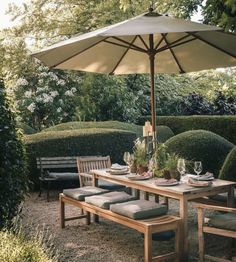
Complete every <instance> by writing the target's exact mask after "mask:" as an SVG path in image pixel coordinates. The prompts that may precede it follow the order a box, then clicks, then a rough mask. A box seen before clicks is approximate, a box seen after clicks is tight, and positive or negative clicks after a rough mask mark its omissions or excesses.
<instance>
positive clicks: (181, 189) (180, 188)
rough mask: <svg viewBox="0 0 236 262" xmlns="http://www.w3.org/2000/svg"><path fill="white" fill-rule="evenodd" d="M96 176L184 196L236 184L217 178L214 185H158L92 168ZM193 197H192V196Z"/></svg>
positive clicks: (151, 181) (222, 190)
mask: <svg viewBox="0 0 236 262" xmlns="http://www.w3.org/2000/svg"><path fill="white" fill-rule="evenodd" d="M91 173H92V174H94V175H95V177H96V178H100V179H104V180H107V181H110V182H117V183H121V184H123V185H126V186H128V187H132V188H136V189H140V190H144V191H146V192H152V193H157V194H160V195H169V196H171V195H172V196H183V195H197V196H198V197H200V196H203V195H206V196H207V195H212V194H218V193H223V192H227V190H228V189H229V188H230V187H231V186H236V182H232V181H226V180H221V179H215V180H213V181H212V185H211V186H208V187H193V186H190V185H188V184H186V183H182V182H181V183H180V184H178V185H175V186H159V185H158V186H157V185H156V184H155V179H149V180H130V179H129V178H128V177H127V174H126V175H113V174H110V173H109V171H108V170H105V169H104V170H91ZM190 198H191V197H190Z"/></svg>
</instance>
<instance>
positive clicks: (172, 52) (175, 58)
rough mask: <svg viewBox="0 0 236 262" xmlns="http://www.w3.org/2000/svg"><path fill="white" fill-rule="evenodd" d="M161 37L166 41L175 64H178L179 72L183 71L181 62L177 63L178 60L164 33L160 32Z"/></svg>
mask: <svg viewBox="0 0 236 262" xmlns="http://www.w3.org/2000/svg"><path fill="white" fill-rule="evenodd" d="M162 36H163V38H164V41H165V42H166V45H167V47H168V49H169V50H170V52H171V54H172V56H173V57H174V60H175V62H176V64H177V65H178V67H179V69H180V73H185V71H184V70H183V68H182V66H181V64H180V63H179V60H178V59H177V57H176V55H175V53H174V51H173V49H172V47H171V46H170V44H169V42H168V40H167V39H166V36H165V35H164V34H162Z"/></svg>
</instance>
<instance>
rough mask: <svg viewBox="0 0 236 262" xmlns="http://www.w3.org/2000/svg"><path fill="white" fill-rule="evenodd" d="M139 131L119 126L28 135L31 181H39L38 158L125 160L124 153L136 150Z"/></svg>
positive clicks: (27, 145) (26, 138)
mask: <svg viewBox="0 0 236 262" xmlns="http://www.w3.org/2000/svg"><path fill="white" fill-rule="evenodd" d="M135 139H136V134H135V133H133V132H129V131H124V130H115V129H94V128H90V129H80V130H69V131H51V132H41V133H37V134H33V135H28V136H25V144H26V148H27V154H28V159H29V165H30V173H31V180H32V181H33V182H35V183H36V182H37V174H38V173H39V172H38V170H37V168H36V157H50V156H51V157H54V156H89V155H104V156H105V155H110V156H111V160H112V162H113V163H115V162H118V163H121V162H122V160H123V153H124V152H125V151H132V148H133V145H134V144H133V141H134V140H135Z"/></svg>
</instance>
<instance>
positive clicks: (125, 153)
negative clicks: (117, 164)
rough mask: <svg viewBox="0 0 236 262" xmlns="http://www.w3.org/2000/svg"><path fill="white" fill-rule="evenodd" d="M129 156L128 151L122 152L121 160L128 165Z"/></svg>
mask: <svg viewBox="0 0 236 262" xmlns="http://www.w3.org/2000/svg"><path fill="white" fill-rule="evenodd" d="M129 158H130V153H129V152H124V156H123V160H124V162H125V163H126V164H127V165H128V162H129Z"/></svg>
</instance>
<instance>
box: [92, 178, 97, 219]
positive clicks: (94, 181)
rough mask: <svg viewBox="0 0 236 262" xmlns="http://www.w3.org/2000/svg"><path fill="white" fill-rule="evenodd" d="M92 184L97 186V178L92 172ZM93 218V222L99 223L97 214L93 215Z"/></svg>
mask: <svg viewBox="0 0 236 262" xmlns="http://www.w3.org/2000/svg"><path fill="white" fill-rule="evenodd" d="M92 183H93V186H95V187H98V179H97V178H96V176H95V174H93V182H92ZM93 220H94V222H95V223H99V216H98V215H93Z"/></svg>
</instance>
